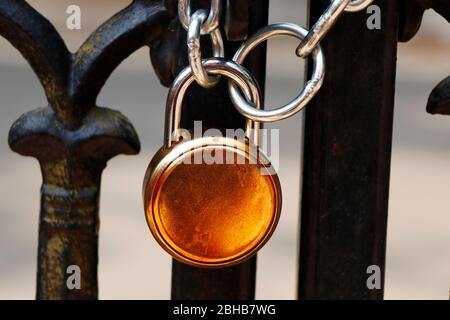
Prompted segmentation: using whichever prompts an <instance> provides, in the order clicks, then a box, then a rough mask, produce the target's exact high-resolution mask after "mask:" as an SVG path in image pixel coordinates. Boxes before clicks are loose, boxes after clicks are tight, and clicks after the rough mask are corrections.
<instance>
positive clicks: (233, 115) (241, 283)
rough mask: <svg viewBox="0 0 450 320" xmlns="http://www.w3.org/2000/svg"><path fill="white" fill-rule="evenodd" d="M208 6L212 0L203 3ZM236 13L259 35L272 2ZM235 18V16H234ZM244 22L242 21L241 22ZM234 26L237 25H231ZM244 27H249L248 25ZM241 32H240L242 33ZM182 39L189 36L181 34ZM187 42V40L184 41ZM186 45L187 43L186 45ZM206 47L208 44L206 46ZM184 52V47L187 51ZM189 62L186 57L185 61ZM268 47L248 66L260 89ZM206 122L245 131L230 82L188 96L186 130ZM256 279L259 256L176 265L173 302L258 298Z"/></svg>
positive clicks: (246, 5) (244, 4) (263, 0)
mask: <svg viewBox="0 0 450 320" xmlns="http://www.w3.org/2000/svg"><path fill="white" fill-rule="evenodd" d="M203 5H205V6H207V5H208V1H206V3H203ZM232 8H233V10H238V11H239V12H240V13H241V14H240V16H239V17H238V18H240V19H241V18H242V12H248V13H249V15H248V18H249V21H248V32H249V33H252V32H255V31H256V30H257V29H259V28H260V27H262V26H264V25H266V24H267V20H268V0H257V1H247V0H246V1H242V0H239V1H233V5H232ZM233 17H234V15H233ZM241 22H242V21H241ZM231 23H234V22H231ZM244 25H246V24H245V23H244ZM245 29H246V28H242V24H239V25H236V26H234V25H228V26H227V34H233V38H234V39H236V37H237V38H240V37H239V36H238V35H236V34H239V33H240V32H242V30H245ZM238 31H240V32H238ZM181 39H186V38H185V33H184V32H181V37H180V40H179V41H183V40H181ZM184 41H185V40H184ZM182 43H184V42H182ZM205 44H206V43H205ZM239 44H240V42H237V41H236V42H232V41H226V43H225V46H226V56H227V58H231V57H232V55H233V54H234V52H235V50H236V48H237V47H238V46H239ZM183 49H184V48H183ZM183 49H180V50H179V51H177V53H176V54H177V55H178V59H183V58H180V57H187V56H186V53H185V52H184V51H182V50H183ZM184 59H186V58H184ZM186 65H187V61H186V60H183V61H182V62H180V65H179V66H178V67H180V66H186ZM265 65H266V47H265V45H261V46H260V47H259V48H258V49H257V50H255V51H254V53H253V54H252V55H251V57H249V58H248V60H247V64H246V67H248V68H249V70H250V71H251V72H252V73H253V74H254V75H255V77H256V79H257V80H258V82H259V84H260V87H261V88H264V79H265V68H266V66H265ZM197 120H198V121H200V120H201V121H203V128H204V129H208V128H217V129H221V130H225V129H227V128H230V129H232V128H243V127H244V124H245V121H244V118H243V117H242V116H240V115H239V113H238V112H237V111H236V110H235V108H234V107H233V105H232V103H231V101H230V99H229V97H228V89H227V86H226V80H222V81H221V83H220V84H219V85H218V86H217V87H216V88H213V89H211V90H206V89H203V88H200V87H198V86H196V85H194V86H193V87H192V88H191V90H190V93H189V94H188V96H187V97H186V106H185V108H184V114H183V123H182V124H183V127H184V128H192V125H193V123H194V121H197ZM255 277H256V257H255V258H253V259H251V260H249V261H247V262H244V263H243V264H241V265H238V266H234V267H231V268H224V269H216V270H211V269H200V268H195V267H190V266H187V265H184V264H181V263H179V262H177V261H174V262H173V268H172V299H254V297H255Z"/></svg>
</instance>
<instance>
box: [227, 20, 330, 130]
mask: <svg viewBox="0 0 450 320" xmlns="http://www.w3.org/2000/svg"><path fill="white" fill-rule="evenodd" d="M307 33H308V30H306V29H303V28H302V27H300V26H298V25H296V24H292V23H278V24H272V25H269V26H266V27H264V28H262V29H260V30H259V31H257V32H256V33H255V34H254V35H252V36H251V37H250V38H249V39H248V40H247V41H246V42H244V43H243V44H242V45H241V47H240V48H239V49H238V50H237V52H236V54H235V55H234V57H233V60H234V61H236V62H237V63H238V64H242V63H243V62H244V60H245V58H246V56H247V55H248V54H249V53H250V52H251V50H253V49H254V48H255V47H256V46H258V45H259V44H260V43H262V42H264V41H266V40H268V39H270V38H273V37H276V36H282V35H287V36H291V37H295V38H297V39H299V40H302V39H303V38H304V37H305V36H306V34H307ZM311 57H312V60H313V72H312V77H311V80H309V81H308V82H307V83H306V85H305V86H304V88H303V90H301V92H300V93H299V94H298V96H297V97H296V98H295V99H294V100H292V101H291V102H289V103H288V104H287V105H285V106H282V107H280V108H277V109H272V110H259V109H256V108H254V106H253V105H252V104H249V103H248V102H247V101H246V100H245V99H244V98H243V97H242V96H241V93H240V92H239V90H238V89H237V87H236V85H235V84H234V83H232V82H229V84H228V88H229V91H230V97H231V100H232V102H233V104H234V106H235V107H236V109H237V110H238V111H239V112H240V113H241V114H242V115H244V116H245V117H247V118H248V119H251V120H254V121H258V122H274V121H279V120H283V119H286V118H289V117H291V116H293V115H294V114H296V113H297V112H299V111H300V110H302V109H303V108H304V107H305V106H307V105H308V103H309V102H310V101H311V99H312V98H313V97H314V96H315V95H316V94H317V92H318V91H319V90H320V88H321V87H322V84H323V80H324V76H325V57H324V55H323V52H322V49H321V47H320V45H318V46H316V47H315V48H314V50H313V51H312V53H311Z"/></svg>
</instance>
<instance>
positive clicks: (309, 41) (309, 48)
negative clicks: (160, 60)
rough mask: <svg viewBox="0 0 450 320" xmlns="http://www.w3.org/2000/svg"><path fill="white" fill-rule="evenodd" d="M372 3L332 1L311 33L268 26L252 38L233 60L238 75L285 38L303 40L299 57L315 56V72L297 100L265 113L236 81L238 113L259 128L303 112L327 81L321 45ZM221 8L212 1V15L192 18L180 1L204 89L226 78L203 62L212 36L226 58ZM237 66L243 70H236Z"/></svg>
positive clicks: (195, 68) (284, 25)
mask: <svg viewBox="0 0 450 320" xmlns="http://www.w3.org/2000/svg"><path fill="white" fill-rule="evenodd" d="M372 2H373V0H332V1H331V3H330V5H329V6H328V8H327V9H326V10H325V11H324V13H323V14H322V15H321V17H320V18H319V20H318V21H317V22H316V23H315V24H314V26H313V27H312V28H311V29H310V30H309V31H308V30H306V29H303V28H302V27H300V26H298V25H295V24H290V23H279V24H273V25H269V26H266V27H264V28H262V29H260V30H259V31H257V32H256V33H255V34H254V35H252V36H251V37H250V38H248V39H247V41H245V42H244V43H243V44H242V45H241V47H240V48H239V49H238V51H237V52H236V54H235V55H234V57H233V61H235V62H236V64H235V65H233V67H234V69H235V70H234V71H235V72H239V71H241V72H243V73H244V74H245V73H246V72H248V71H246V69H245V68H244V67H242V66H241V65H242V63H243V62H244V60H245V58H246V56H247V55H248V54H249V53H250V51H251V50H253V48H255V47H256V46H258V45H259V44H260V43H262V42H263V41H266V40H268V39H269V38H272V37H275V36H281V35H288V36H293V37H296V38H298V39H300V40H301V42H300V45H299V46H298V48H297V50H296V54H297V55H298V56H299V57H301V58H307V57H308V56H311V57H312V61H313V71H312V76H311V80H309V81H308V82H307V83H306V84H305V85H304V87H303V89H302V90H301V92H300V93H299V94H298V96H297V97H296V98H295V99H294V100H292V101H291V102H289V103H288V104H287V105H285V106H282V107H280V108H277V109H272V110H261V109H260V108H259V106H257V105H255V103H252V102H251V101H250V100H251V99H250V100H249V99H246V98H244V97H243V96H242V93H241V92H240V91H239V89H238V87H237V86H236V84H235V83H234V82H233V81H229V92H230V97H231V100H232V102H233V104H234V105H235V107H236V109H237V110H238V111H239V112H240V113H241V114H242V115H243V116H245V117H246V118H247V119H249V121H254V124H255V125H256V126H258V123H259V122H274V121H279V120H283V119H286V118H288V117H291V116H293V115H294V114H296V113H297V112H299V111H300V110H302V109H303V108H304V107H305V106H307V105H308V103H309V102H310V101H311V99H312V98H313V97H314V96H315V95H316V94H317V92H318V91H319V90H320V88H321V87H322V84H323V80H324V77H325V57H324V54H323V52H322V49H321V47H320V42H321V41H322V39H323V38H324V37H325V36H326V34H327V33H328V32H329V31H330V30H331V28H332V27H333V26H334V25H335V24H336V22H337V20H338V19H339V17H340V16H341V15H342V14H343V13H344V12H357V11H360V10H363V9H365V8H366V7H367V6H369V5H370V4H371V3H372ZM220 6H221V1H220V0H211V8H210V11H209V14H208V12H207V11H206V10H203V9H199V10H197V11H196V12H195V13H194V14H193V15H191V7H190V1H189V0H180V1H179V5H178V14H179V19H180V22H181V24H182V25H183V27H184V28H185V29H186V30H187V31H188V40H187V44H188V57H189V65H190V70H191V72H192V77H193V78H194V79H195V81H196V82H197V83H198V84H199V85H200V86H202V87H204V88H211V87H213V86H215V85H216V84H217V83H218V81H219V77H218V74H223V72H217V70H216V69H214V67H212V65H213V64H211V63H210V64H208V62H207V61H211V59H208V60H202V56H201V45H200V36H201V35H205V34H209V35H210V37H211V42H212V47H213V55H214V57H224V46H223V40H222V36H221V33H220V28H219V22H220ZM206 65H208V68H207V69H205V66H206ZM219 65H220V64H218V63H216V64H215V66H216V67H217V66H219ZM236 65H237V66H241V69H240V68H235V67H236ZM186 72H187V71H186ZM208 74H214V75H215V76H209V75H208ZM243 78H244V79H247V78H248V77H246V76H243ZM175 83H176V81H175ZM250 86H251V84H250ZM241 87H242V85H241ZM247 97H248V95H247Z"/></svg>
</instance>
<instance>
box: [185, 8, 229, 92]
mask: <svg viewBox="0 0 450 320" xmlns="http://www.w3.org/2000/svg"><path fill="white" fill-rule="evenodd" d="M206 18H207V13H206V11H205V10H202V9H200V10H197V11H195V13H194V14H193V15H192V17H191V22H190V23H189V29H188V37H187V47H188V57H189V65H190V66H191V68H192V71H193V73H194V77H195V80H196V81H197V83H198V84H199V85H200V86H202V87H203V88H211V87H213V86H215V85H216V84H217V83H218V82H219V80H220V77H217V76H216V77H210V76H208V73H207V72H206V71H205V69H204V68H203V65H202V51H201V45H200V27H201V26H202V24H203V23H204V22H205V20H206ZM210 36H211V42H212V48H213V55H214V57H215V58H223V57H225V50H224V46H223V40H222V35H221V33H220V30H219V29H215V30H214V31H213V32H212V33H210Z"/></svg>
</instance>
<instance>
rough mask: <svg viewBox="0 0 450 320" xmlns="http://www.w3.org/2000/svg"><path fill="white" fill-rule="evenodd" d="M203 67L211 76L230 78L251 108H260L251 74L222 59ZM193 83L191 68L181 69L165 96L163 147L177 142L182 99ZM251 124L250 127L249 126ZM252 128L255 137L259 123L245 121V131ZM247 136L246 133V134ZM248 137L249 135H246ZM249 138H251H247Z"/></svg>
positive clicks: (206, 63)
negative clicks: (250, 104) (250, 102)
mask: <svg viewBox="0 0 450 320" xmlns="http://www.w3.org/2000/svg"><path fill="white" fill-rule="evenodd" d="M203 66H204V67H205V69H206V71H208V73H211V74H220V75H223V76H226V77H228V78H230V79H231V80H232V81H233V82H235V83H236V84H237V85H238V86H239V88H240V89H241V90H242V92H244V94H245V96H246V97H248V99H249V101H252V102H253V103H254V105H253V107H252V108H260V106H261V94H260V90H259V87H258V85H257V83H256V80H255V78H254V77H253V76H252V75H251V73H250V72H249V71H248V70H247V69H245V68H244V67H242V66H241V65H239V64H237V63H235V62H234V61H230V60H225V59H222V58H212V59H207V60H203ZM194 81H195V78H194V74H193V72H192V70H191V68H189V67H187V68H185V69H183V70H182V71H181V72H180V73H179V74H178V76H177V77H176V79H175V80H174V82H173V83H172V86H171V87H170V90H169V93H168V95H167V109H166V117H167V118H166V128H165V135H164V147H166V148H169V147H170V146H171V145H172V141H174V138H175V141H176V140H177V139H176V138H177V137H179V135H178V130H179V129H180V127H181V125H180V124H181V112H182V109H183V98H184V96H185V95H186V91H187V90H188V88H189V86H191V85H192V83H193V82H194ZM249 123H251V124H252V125H249ZM249 128H252V129H254V130H255V136H256V133H257V131H259V130H258V129H259V123H254V122H253V121H251V120H248V121H247V129H249ZM247 134H248V132H247ZM248 136H249V135H248ZM249 138H251V137H250V136H249ZM254 143H255V145H258V143H257V141H254Z"/></svg>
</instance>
